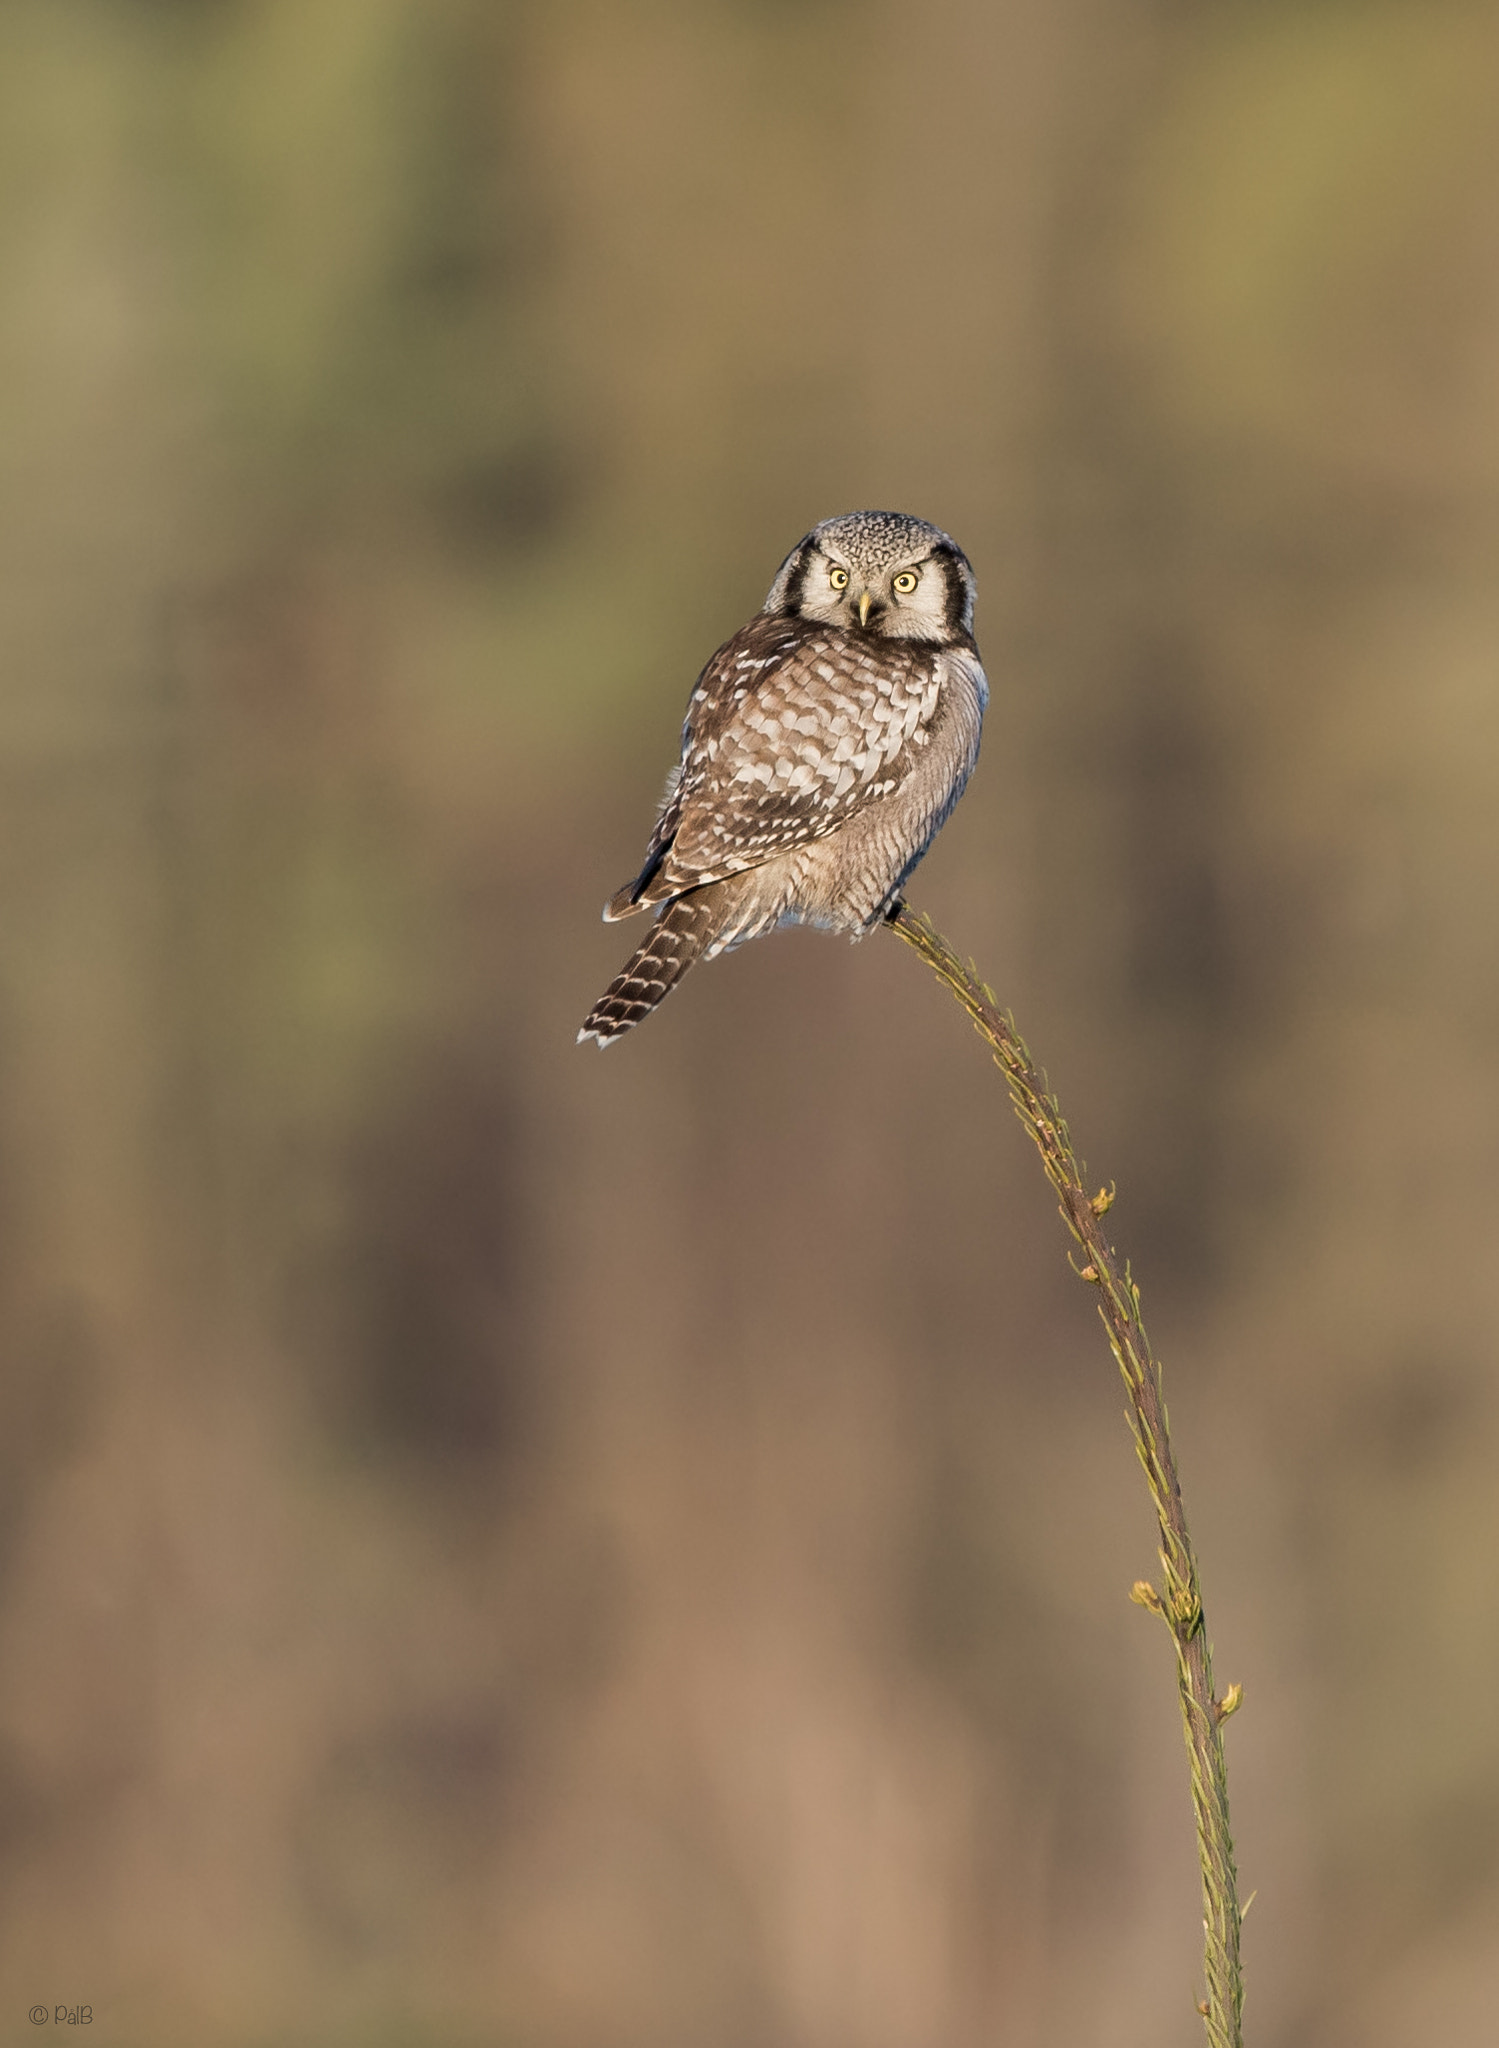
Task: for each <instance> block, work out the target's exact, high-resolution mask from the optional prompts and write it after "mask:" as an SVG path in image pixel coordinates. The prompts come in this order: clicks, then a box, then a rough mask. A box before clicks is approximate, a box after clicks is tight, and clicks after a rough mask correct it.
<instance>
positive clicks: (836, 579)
mask: <svg viewBox="0 0 1499 2048" xmlns="http://www.w3.org/2000/svg"><path fill="white" fill-rule="evenodd" d="M828 581H829V583H831V584H832V586H833V588H834V589H835V590H847V588H848V571H847V569H829V571H828Z"/></svg>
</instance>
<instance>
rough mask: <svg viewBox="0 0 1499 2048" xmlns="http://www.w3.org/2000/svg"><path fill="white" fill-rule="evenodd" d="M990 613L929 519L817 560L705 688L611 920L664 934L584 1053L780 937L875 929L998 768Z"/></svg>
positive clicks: (822, 548) (622, 980)
mask: <svg viewBox="0 0 1499 2048" xmlns="http://www.w3.org/2000/svg"><path fill="white" fill-rule="evenodd" d="M973 597H974V586H973V571H972V569H971V568H970V567H969V564H968V560H967V557H966V556H965V555H964V554H963V551H962V549H961V548H959V547H958V546H957V545H956V543H955V542H954V541H952V540H950V539H949V538H948V536H947V535H946V534H945V533H943V532H942V531H941V530H940V528H938V527H935V526H929V525H928V524H927V523H926V521H925V520H922V519H911V518H908V517H906V516H905V515H904V514H902V513H898V512H850V513H848V514H846V515H845V516H844V517H842V518H840V519H826V520H824V521H823V523H822V524H821V525H820V526H816V527H814V528H813V529H812V531H811V532H810V533H809V534H808V535H807V536H806V538H805V539H804V540H802V541H800V542H798V544H797V546H796V547H794V548H793V549H792V551H791V553H790V554H789V555H788V556H787V557H786V560H785V561H784V562H783V563H782V564H781V567H780V570H779V572H778V573H777V576H776V579H775V581H774V583H772V585H771V587H770V595H769V596H768V597H767V598H766V600H765V605H764V608H763V610H761V611H760V612H759V613H757V614H756V616H755V617H754V618H753V619H751V620H750V622H749V624H748V625H746V626H744V627H742V628H741V630H740V631H739V632H737V633H736V634H735V635H734V637H733V639H732V640H729V641H728V642H726V643H725V645H724V646H722V647H720V648H719V650H718V652H717V653H716V654H715V655H714V656H713V659H712V660H711V661H710V662H709V663H708V665H707V667H706V668H705V669H704V670H703V672H702V674H701V676H700V677H699V678H698V681H697V686H696V688H695V689H694V690H693V693H692V697H691V700H690V702H689V703H688V706H687V718H686V722H685V724H684V725H683V728H682V758H681V761H680V764H679V765H678V767H677V768H675V769H674V770H673V772H672V776H671V780H670V781H669V783H668V785H667V792H666V799H665V802H664V803H663V804H662V806H661V812H660V815H659V817H658V818H657V820H656V827H655V830H654V831H653V832H652V834H651V839H650V844H649V846H648V847H647V849H646V857H645V864H644V866H643V867H642V868H641V871H640V873H639V874H638V875H637V877H636V878H635V880H634V881H633V882H631V883H628V884H626V886H625V887H624V888H623V889H621V890H619V891H618V892H617V893H616V894H615V896H613V897H612V898H611V900H610V902H609V904H608V907H607V908H606V909H605V912H604V916H605V918H606V919H608V920H611V921H612V920H614V919H616V918H621V917H630V916H633V915H635V914H636V913H637V912H639V911H644V910H652V909H654V910H657V911H658V912H659V915H658V916H657V919H656V922H655V923H654V924H653V925H652V927H651V929H650V932H649V934H648V935H647V937H646V939H645V941H644V943H643V944H642V945H641V946H640V947H639V948H638V950H637V951H636V952H635V954H634V955H633V957H632V958H631V959H630V961H629V963H628V964H627V965H626V967H625V968H624V970H623V971H622V972H621V973H620V974H618V975H617V976H616V977H615V979H614V980H613V981H612V982H611V983H610V984H609V987H608V988H607V989H606V991H605V992H604V994H603V995H602V996H601V997H600V998H599V1000H598V1002H597V1003H596V1004H595V1005H594V1007H593V1009H592V1010H591V1011H590V1012H589V1014H588V1018H587V1020H586V1022H585V1023H584V1025H583V1029H582V1030H581V1031H580V1032H579V1034H578V1037H579V1040H580V1041H582V1040H584V1039H589V1038H592V1039H596V1040H597V1041H598V1043H599V1044H600V1045H601V1046H603V1045H608V1044H610V1043H611V1042H612V1041H613V1040H614V1039H616V1038H618V1037H619V1036H620V1035H621V1033H622V1032H625V1031H628V1030H629V1029H630V1028H631V1026H632V1025H635V1024H638V1023H640V1021H641V1020H642V1018H644V1017H647V1016H649V1015H650V1013H651V1011H652V1010H654V1009H655V1008H656V1007H657V1005H658V1004H659V1003H660V1002H661V1001H662V1000H663V999H664V998H665V997H666V996H667V995H668V994H669V993H670V991H671V990H672V989H673V988H674V987H675V986H676V984H677V983H678V982H679V981H680V980H681V978H682V976H683V975H684V974H685V973H686V972H687V969H688V968H689V967H691V966H692V964H693V963H694V961H696V960H700V959H708V960H711V959H712V958H713V957H714V955H715V954H718V953H722V952H727V951H728V950H729V949H730V948H731V947H734V946H738V945H742V944H743V943H744V941H745V940H746V939H752V938H756V937H758V935H759V934H760V933H761V932H766V931H770V930H772V929H773V928H774V927H775V926H776V925H781V924H810V925H817V926H820V927H821V928H822V929H824V930H827V931H841V932H847V933H849V934H850V935H851V936H852V937H854V938H860V937H862V936H863V935H864V933H866V932H868V931H872V930H873V929H874V927H875V926H876V925H877V924H878V923H879V922H880V920H881V919H882V918H883V917H884V916H885V915H886V913H887V912H888V911H889V909H890V908H891V906H892V904H894V903H895V901H896V900H897V898H898V897H899V894H900V890H901V887H902V884H903V883H904V882H905V880H906V877H907V876H908V875H909V874H910V872H911V870H912V869H913V868H914V867H915V865H916V863H917V862H918V861H919V860H920V859H921V856H922V855H923V854H924V853H925V852H926V850H927V848H928V846H930V845H931V843H932V840H933V838H934V837H935V836H936V834H937V832H938V830H939V829H940V827H941V825H942V823H943V821H944V820H945V819H946V817H947V816H948V813H949V812H950V811H951V810H952V807H953V805H954V804H955V803H956V802H957V800H958V798H959V797H960V796H961V795H962V793H963V787H964V784H965V783H966V782H967V780H968V777H969V775H970V774H971V773H972V770H973V764H974V762H975V760H976V759H977V757H978V747H979V729H980V727H981V725H982V722H983V716H984V707H985V705H986V704H987V703H988V700H989V685H988V683H987V681H986V679H985V676H984V671H983V668H982V666H981V665H980V662H979V656H978V648H977V647H976V645H975V644H974V639H973Z"/></svg>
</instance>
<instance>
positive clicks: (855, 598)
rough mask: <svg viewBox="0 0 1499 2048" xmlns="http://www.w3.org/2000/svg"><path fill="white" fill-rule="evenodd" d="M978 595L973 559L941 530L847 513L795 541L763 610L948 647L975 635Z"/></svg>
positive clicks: (894, 516) (895, 515) (898, 518)
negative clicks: (952, 642) (971, 565)
mask: <svg viewBox="0 0 1499 2048" xmlns="http://www.w3.org/2000/svg"><path fill="white" fill-rule="evenodd" d="M973 597H974V583H973V570H972V569H971V568H970V566H969V562H968V557H967V556H966V555H965V554H964V553H963V550H962V549H961V548H960V547H959V546H958V544H957V542H956V541H954V540H952V539H950V538H949V536H948V535H947V534H945V533H944V532H943V531H942V529H941V527H939V526H929V525H928V524H927V522H926V520H924V519H912V518H910V517H909V516H908V515H907V514H906V513H904V512H845V513H843V514H842V516H841V517H839V518H837V519H824V520H823V522H822V524H821V525H820V526H814V527H813V529H812V531H811V532H810V533H809V534H808V535H807V536H806V537H805V539H803V540H800V541H798V542H797V544H796V546H795V547H794V548H793V549H792V550H791V553H790V554H789V555H788V556H787V557H786V559H785V561H784V562H783V563H782V564H781V567H780V570H779V571H778V573H777V575H776V580H775V582H774V583H772V584H771V586H770V595H769V596H768V597H767V598H766V600H765V610H766V611H767V612H772V613H783V614H789V615H790V616H792V617H794V618H800V619H817V620H820V621H822V622H823V623H825V624H827V625H829V626H843V627H847V628H849V629H850V630H852V631H855V632H865V633H873V634H876V635H878V636H879V637H881V638H883V639H888V640H924V641H928V642H930V643H932V644H934V645H937V646H942V645H944V644H946V643H947V642H949V641H953V640H957V639H960V638H963V637H964V636H966V635H968V634H971V633H972V631H973Z"/></svg>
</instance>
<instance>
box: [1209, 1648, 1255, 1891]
mask: <svg viewBox="0 0 1499 2048" xmlns="http://www.w3.org/2000/svg"><path fill="white" fill-rule="evenodd" d="M1243 1704H1244V1688H1243V1686H1242V1685H1231V1686H1230V1687H1229V1688H1228V1691H1227V1692H1226V1693H1225V1694H1224V1695H1223V1697H1222V1699H1221V1700H1214V1702H1213V1714H1214V1716H1215V1718H1216V1719H1217V1720H1218V1722H1219V1723H1220V1725H1221V1724H1222V1723H1223V1722H1224V1721H1226V1720H1227V1719H1228V1717H1229V1715H1230V1714H1237V1713H1238V1711H1239V1709H1240V1707H1242V1706H1243ZM1245 1910H1246V1911H1247V1910H1248V1908H1247V1907H1246V1908H1245Z"/></svg>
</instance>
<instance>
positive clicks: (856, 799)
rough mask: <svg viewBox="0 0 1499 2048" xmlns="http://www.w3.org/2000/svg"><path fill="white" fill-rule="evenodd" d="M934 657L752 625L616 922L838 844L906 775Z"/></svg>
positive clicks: (618, 904) (716, 672)
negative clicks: (807, 849)
mask: <svg viewBox="0 0 1499 2048" xmlns="http://www.w3.org/2000/svg"><path fill="white" fill-rule="evenodd" d="M941 681H942V667H941V661H940V657H939V655H938V653H937V651H936V650H935V649H932V648H929V647H922V646H920V645H914V644H913V645H910V646H902V645H900V644H898V643H895V642H892V641H889V640H885V641H880V642H876V641H874V640H873V639H870V640H868V641H866V640H865V639H864V638H863V636H858V637H855V636H854V635H852V634H849V633H846V632H842V631H839V630H838V629H837V628H829V627H825V626H818V625H809V624H808V623H807V622H805V621H801V620H787V619H784V618H765V617H762V618H757V619H754V620H752V621H751V622H750V624H749V625H748V626H746V627H745V628H744V630H743V631H742V632H740V633H737V634H736V635H735V636H734V638H733V639H732V640H730V641H729V642H728V643H727V645H726V646H724V647H722V648H720V650H719V652H718V653H717V654H716V655H715V656H714V657H713V659H712V661H711V662H709V664H708V666H707V668H706V669H705V670H704V671H703V674H702V677H701V678H700V680H699V682H698V685H697V688H696V689H695V690H694V692H693V695H692V700H691V702H690V704H689V705H688V709H687V720H686V724H685V726H684V728H683V735H682V738H683V750H682V764H681V768H680V770H679V772H678V775H677V777H676V780H675V783H674V784H673V786H672V787H670V788H669V790H668V793H667V799H666V802H665V804H664V805H663V807H662V811H661V815H660V817H659V818H658V820H657V823H656V829H655V832H654V833H653V834H652V838H651V844H650V847H649V849H648V851H647V855H646V861H645V866H644V867H643V869H642V871H641V873H640V875H639V876H638V877H637V878H636V880H635V881H634V882H632V883H631V884H630V885H629V887H628V888H627V889H622V890H621V891H620V892H619V894H618V896H616V897H615V898H614V901H613V902H612V903H611V904H610V906H609V909H610V913H611V914H612V915H614V916H625V915H628V914H629V912H630V911H631V910H634V909H644V908H646V907H647V905H651V904H656V903H662V902H665V901H666V900H667V899H668V898H669V897H672V896H676V895H680V894H681V893H682V892H683V891H684V890H687V889H696V888H701V887H702V886H703V885H704V884H705V883H708V882H718V881H723V880H724V879H725V878H726V877H727V876H729V875H735V874H740V873H742V872H743V871H744V870H745V869H746V868H754V867H760V866H762V865H763V864H764V863H765V862H766V861H768V860H773V859H775V858H776V857H777V856H778V855H780V854H783V853H788V852H790V851H791V850H792V849H793V848H795V847H797V846H803V845H806V844H807V843H809V842H810V841H812V840H816V839H823V838H825V837H826V836H827V835H828V834H829V833H831V832H836V831H837V830H838V829H839V828H840V827H841V826H843V825H844V824H846V823H847V821H848V819H849V818H850V817H851V816H852V815H853V814H854V813H855V812H856V811H858V810H860V809H862V808H863V806H864V805H866V804H868V803H872V802H876V801H878V800H879V799H880V798H882V797H886V796H888V795H889V794H890V793H891V791H892V790H894V789H896V788H898V787H899V785H900V783H901V782H902V781H903V780H904V779H905V777H906V776H907V775H908V774H909V773H910V770H911V767H912V765H913V762H914V759H915V758H916V754H917V752H918V751H919V750H920V749H921V748H922V747H924V746H925V744H926V740H927V736H928V732H929V729H930V727H931V723H932V720H933V718H934V717H935V715H936V711H937V705H938V698H939V695H940V691H941Z"/></svg>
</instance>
